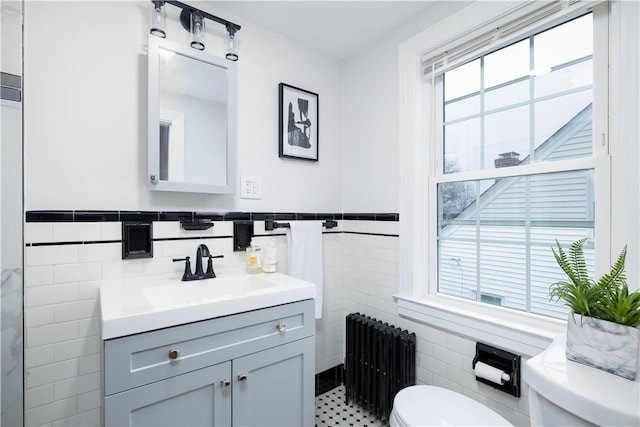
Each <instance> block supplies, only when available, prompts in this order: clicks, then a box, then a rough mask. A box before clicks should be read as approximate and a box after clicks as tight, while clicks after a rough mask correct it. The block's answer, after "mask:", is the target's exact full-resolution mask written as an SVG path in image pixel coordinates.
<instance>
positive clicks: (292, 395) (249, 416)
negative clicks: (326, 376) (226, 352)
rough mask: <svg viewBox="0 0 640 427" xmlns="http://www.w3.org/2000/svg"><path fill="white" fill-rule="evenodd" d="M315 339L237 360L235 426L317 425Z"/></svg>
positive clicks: (234, 401)
mask: <svg viewBox="0 0 640 427" xmlns="http://www.w3.org/2000/svg"><path fill="white" fill-rule="evenodd" d="M314 341H315V340H314V338H313V337H311V338H306V339H303V340H300V341H296V342H293V343H291V344H286V345H283V346H280V347H275V348H271V349H269V350H264V351H261V352H259V353H254V354H250V355H248V356H245V357H241V358H239V359H237V360H234V361H233V375H232V377H233V378H234V379H236V380H238V383H237V387H236V385H235V384H234V389H233V425H235V426H256V427H257V426H260V427H282V426H296V427H297V426H313V425H314V422H315V407H314V401H315V394H314V384H313V383H314V377H313V374H311V375H308V374H306V373H307V372H312V373H313V371H314V361H315V354H314V346H315V342H314Z"/></svg>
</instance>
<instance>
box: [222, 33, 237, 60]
mask: <svg viewBox="0 0 640 427" xmlns="http://www.w3.org/2000/svg"><path fill="white" fill-rule="evenodd" d="M236 31H237V30H236V28H235V27H233V26H232V25H227V33H229V35H228V37H227V54H226V55H225V57H226V58H227V59H228V60H229V61H237V60H238V53H237V48H236V46H237V42H236Z"/></svg>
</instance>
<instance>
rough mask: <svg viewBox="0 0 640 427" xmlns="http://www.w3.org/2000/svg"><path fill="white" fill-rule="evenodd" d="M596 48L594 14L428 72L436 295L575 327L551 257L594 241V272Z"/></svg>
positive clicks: (590, 250)
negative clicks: (554, 297)
mask: <svg viewBox="0 0 640 427" xmlns="http://www.w3.org/2000/svg"><path fill="white" fill-rule="evenodd" d="M583 13H584V12H583ZM594 37H596V36H594V17H593V13H586V14H583V15H582V16H578V17H574V18H573V19H571V20H568V21H565V22H561V23H557V22H554V23H553V26H551V25H547V26H546V27H545V28H543V29H539V28H538V29H535V28H534V29H533V30H532V31H531V34H528V35H526V36H521V37H519V38H517V39H515V40H508V41H505V42H503V43H502V46H501V47H500V48H499V49H493V50H489V51H485V52H481V54H479V53H478V52H476V53H475V57H471V58H468V56H469V55H468V51H467V53H466V55H467V58H466V59H465V60H464V61H457V65H455V66H451V65H449V66H448V67H447V66H446V64H447V61H446V60H445V61H439V62H438V61H436V60H434V61H432V62H431V66H430V67H425V70H426V72H425V74H426V75H427V77H428V78H427V82H426V83H425V84H428V85H431V86H432V87H433V88H434V90H432V91H431V94H432V96H433V99H428V101H427V102H430V103H432V105H436V108H435V109H434V110H435V111H434V116H435V119H434V120H435V123H437V126H435V131H434V135H432V136H430V138H432V140H433V141H435V144H433V145H435V147H433V152H434V154H433V155H434V157H435V158H436V162H433V165H434V166H433V170H430V173H429V175H430V177H431V179H432V182H433V185H434V194H435V201H436V203H433V204H430V206H431V208H432V209H435V210H436V211H437V212H436V214H435V215H433V216H432V218H434V219H433V220H432V222H433V223H432V224H431V226H430V229H431V231H432V232H431V235H432V236H434V238H435V239H436V244H435V251H436V258H437V263H436V265H435V266H436V269H437V292H438V293H440V294H444V295H449V296H454V297H460V298H464V299H469V300H475V301H478V302H482V303H487V304H493V305H501V306H503V307H508V308H512V309H516V310H521V311H524V312H529V313H534V314H539V315H544V316H550V317H557V318H566V314H567V309H566V308H565V307H564V306H562V305H561V304H558V303H556V302H552V301H549V297H548V289H549V285H550V284H552V283H554V282H556V281H558V280H564V273H562V271H561V270H560V269H559V268H558V267H557V265H556V262H555V259H554V257H553V254H552V252H551V248H552V247H553V246H554V245H555V240H556V239H557V240H558V241H559V242H560V243H561V244H563V245H564V246H567V245H568V244H569V243H571V242H573V241H575V240H577V239H579V238H581V237H589V238H591V240H590V242H589V245H588V246H587V247H586V256H587V260H588V265H589V267H590V268H593V266H594V259H595V247H596V245H597V240H596V239H595V235H596V233H595V220H596V218H595V217H596V215H595V214H596V208H595V203H596V198H595V197H596V196H595V195H596V176H598V174H597V173H596V172H597V171H596V168H597V164H598V163H597V161H596V160H595V159H596V157H597V155H598V154H599V151H598V150H594V143H593V141H594V137H593V121H594V117H593V114H594V113H593V112H594V105H593V104H594V102H596V101H594V99H596V98H597V97H594V85H597V84H598V83H597V82H594V71H593V70H594V55H593V46H594V43H593V40H594ZM474 43H476V45H477V42H476V41H474ZM507 43H509V44H507ZM468 44H470V45H473V43H468ZM453 50H454V51H455V49H453ZM460 51H465V49H460ZM446 54H448V55H449V56H451V54H450V52H447V53H446ZM452 62H455V60H454V61H452ZM436 63H437V64H436ZM438 67H441V68H440V69H438ZM600 83H602V81H600ZM605 85H606V83H605ZM598 111H602V110H598ZM599 194H600V195H602V193H599ZM431 200H434V199H431ZM591 274H593V271H592V272H591Z"/></svg>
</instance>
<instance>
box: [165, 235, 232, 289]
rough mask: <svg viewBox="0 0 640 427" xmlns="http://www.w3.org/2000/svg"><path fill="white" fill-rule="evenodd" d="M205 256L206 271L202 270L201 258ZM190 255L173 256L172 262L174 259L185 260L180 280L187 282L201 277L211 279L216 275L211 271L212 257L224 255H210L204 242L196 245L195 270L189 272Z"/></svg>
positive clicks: (222, 256)
mask: <svg viewBox="0 0 640 427" xmlns="http://www.w3.org/2000/svg"><path fill="white" fill-rule="evenodd" d="M203 257H207V258H208V261H207V271H206V272H204V271H203V270H202V258H203ZM189 258H190V257H185V258H174V259H173V262H176V261H185V265H184V274H183V275H182V281H183V282H188V281H190V280H202V279H213V278H215V277H216V273H215V272H214V271H213V258H224V255H215V256H214V255H211V253H210V252H209V248H208V247H207V245H205V244H200V245H198V249H197V250H196V271H195V273H191V262H190V261H189Z"/></svg>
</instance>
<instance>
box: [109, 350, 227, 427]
mask: <svg viewBox="0 0 640 427" xmlns="http://www.w3.org/2000/svg"><path fill="white" fill-rule="evenodd" d="M230 371H231V362H225V363H220V364H218V365H215V366H211V367H208V368H204V369H198V370H197V371H193V372H189V373H187V374H182V375H178V376H176V377H171V378H167V379H165V380H162V381H158V382H155V383H151V384H147V385H145V386H142V387H137V388H134V389H132V390H127V391H125V392H122V393H118V394H115V395H113V396H109V397H107V398H106V399H105V408H104V411H105V425H107V426H156V427H164V426H229V425H231V411H230V410H229V408H230V406H231V388H230V387H227V388H226V389H223V388H221V387H220V379H221V378H229V373H230Z"/></svg>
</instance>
